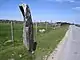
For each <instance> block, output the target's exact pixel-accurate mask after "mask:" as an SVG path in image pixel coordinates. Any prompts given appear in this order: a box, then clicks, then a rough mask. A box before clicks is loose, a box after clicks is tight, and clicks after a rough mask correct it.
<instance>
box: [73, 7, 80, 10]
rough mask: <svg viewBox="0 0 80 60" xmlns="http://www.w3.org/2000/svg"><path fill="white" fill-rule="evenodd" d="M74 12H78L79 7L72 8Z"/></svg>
mask: <svg viewBox="0 0 80 60" xmlns="http://www.w3.org/2000/svg"><path fill="white" fill-rule="evenodd" d="M72 9H74V10H80V7H75V8H72Z"/></svg>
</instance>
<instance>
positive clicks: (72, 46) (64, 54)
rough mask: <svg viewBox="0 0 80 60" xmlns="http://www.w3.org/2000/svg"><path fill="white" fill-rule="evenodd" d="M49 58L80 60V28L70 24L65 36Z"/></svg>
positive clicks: (52, 59)
mask: <svg viewBox="0 0 80 60" xmlns="http://www.w3.org/2000/svg"><path fill="white" fill-rule="evenodd" d="M47 60H80V28H79V27H77V26H74V25H71V26H69V29H68V31H67V32H66V35H65V37H64V38H63V40H62V41H61V42H60V43H59V45H58V46H57V48H56V49H55V51H53V52H52V53H51V54H50V56H49V57H48V59H47Z"/></svg>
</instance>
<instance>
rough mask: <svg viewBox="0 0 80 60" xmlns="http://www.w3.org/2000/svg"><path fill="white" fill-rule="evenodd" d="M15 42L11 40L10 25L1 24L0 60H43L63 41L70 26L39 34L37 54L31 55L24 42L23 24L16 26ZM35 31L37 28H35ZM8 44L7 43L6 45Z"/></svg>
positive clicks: (49, 28)
mask: <svg viewBox="0 0 80 60" xmlns="http://www.w3.org/2000/svg"><path fill="white" fill-rule="evenodd" d="M13 27H14V42H7V41H9V40H11V32H10V24H9V23H0V59H1V60H11V59H14V60H43V58H44V56H45V55H49V54H50V53H51V52H52V51H53V50H54V48H55V47H56V46H57V44H58V43H59V42H60V41H61V40H62V38H63V36H64V35H65V32H66V31H67V29H68V25H64V26H61V27H60V28H56V29H55V30H53V29H52V27H50V26H49V27H48V29H47V31H46V32H44V33H39V32H38V34H37V38H36V41H37V43H38V45H37V50H36V51H35V54H33V55H30V54H29V53H28V51H27V50H26V48H25V47H24V45H23V42H22V29H23V25H22V24H14V25H13ZM42 28H44V29H45V26H38V30H39V29H42ZM34 29H35V26H34ZM6 42H7V43H6Z"/></svg>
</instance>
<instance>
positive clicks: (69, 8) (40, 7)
mask: <svg viewBox="0 0 80 60" xmlns="http://www.w3.org/2000/svg"><path fill="white" fill-rule="evenodd" d="M21 1H23V2H25V3H26V4H28V5H29V7H30V10H31V15H32V19H33V21H34V20H35V21H40V20H41V21H49V22H50V21H51V20H52V21H53V22H55V21H67V22H73V23H80V1H79V0H0V19H11V20H23V17H22V15H21V12H20V10H19V7H18V6H19V4H21Z"/></svg>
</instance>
